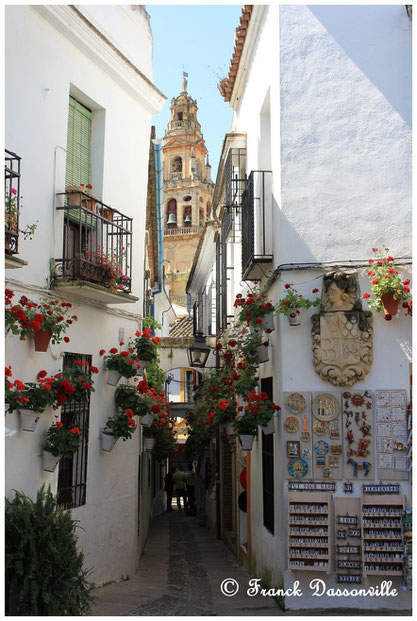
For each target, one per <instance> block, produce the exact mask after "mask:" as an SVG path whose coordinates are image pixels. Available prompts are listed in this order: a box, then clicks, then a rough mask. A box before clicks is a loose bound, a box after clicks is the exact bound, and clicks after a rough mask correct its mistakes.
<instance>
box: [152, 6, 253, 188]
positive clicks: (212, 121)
mask: <svg viewBox="0 0 417 621" xmlns="http://www.w3.org/2000/svg"><path fill="white" fill-rule="evenodd" d="M242 7H243V4H236V5H172V4H171V5H156V4H147V5H146V10H147V12H148V13H149V15H150V16H151V28H152V33H153V42H154V43H153V45H154V65H153V81H154V84H155V86H156V87H157V88H159V89H160V90H161V91H162V92H163V93H164V95H165V96H166V97H167V98H168V100H167V101H166V102H165V104H164V107H163V109H162V112H160V113H159V114H156V115H154V117H153V124H154V125H155V126H156V135H157V138H163V136H164V134H165V130H166V127H167V123H168V121H169V119H170V110H169V106H170V105H171V99H172V97H176V96H177V95H179V94H180V92H181V90H182V72H183V71H185V72H186V73H188V93H189V94H190V95H191V97H192V98H193V99H195V100H196V101H197V105H198V113H197V115H198V121H199V123H200V125H201V129H202V132H203V136H204V140H205V142H206V146H207V149H208V152H209V158H210V164H211V169H212V179H213V181H215V180H216V174H217V167H218V163H219V158H220V152H221V147H222V143H223V138H224V134H225V133H227V132H228V131H229V129H230V123H231V120H232V109H231V108H230V106H229V104H228V103H226V102H225V101H224V100H223V98H222V97H221V95H220V93H219V91H218V89H217V84H218V82H219V81H220V79H221V78H223V77H226V76H227V74H228V71H229V65H230V59H231V57H232V54H233V39H234V32H235V29H236V28H237V26H238V25H239V19H240V16H241V14H242Z"/></svg>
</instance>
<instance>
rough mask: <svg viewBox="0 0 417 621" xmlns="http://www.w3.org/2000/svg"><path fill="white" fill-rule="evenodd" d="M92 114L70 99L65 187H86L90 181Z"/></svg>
mask: <svg viewBox="0 0 417 621" xmlns="http://www.w3.org/2000/svg"><path fill="white" fill-rule="evenodd" d="M91 121H92V112H91V110H89V109H88V108H86V107H85V106H83V105H81V104H80V103H79V102H78V101H76V100H75V99H73V98H72V97H70V101H69V113H68V134H67V160H66V172H65V185H66V186H67V187H68V186H79V185H80V184H81V183H84V185H88V184H89V183H90V181H91Z"/></svg>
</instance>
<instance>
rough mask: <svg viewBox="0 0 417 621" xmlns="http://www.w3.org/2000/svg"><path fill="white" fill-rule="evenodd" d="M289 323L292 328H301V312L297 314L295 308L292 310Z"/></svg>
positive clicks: (288, 316)
mask: <svg viewBox="0 0 417 621" xmlns="http://www.w3.org/2000/svg"><path fill="white" fill-rule="evenodd" d="M287 318H288V323H289V324H290V326H299V325H300V312H298V313H297V311H296V310H295V308H292V309H291V310H290V314H289V315H287Z"/></svg>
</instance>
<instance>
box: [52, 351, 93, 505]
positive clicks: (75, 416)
mask: <svg viewBox="0 0 417 621" xmlns="http://www.w3.org/2000/svg"><path fill="white" fill-rule="evenodd" d="M76 360H79V361H80V362H88V364H89V365H91V361H92V358H91V356H89V355H87V354H73V353H66V354H65V355H64V361H63V367H64V368H65V367H67V366H68V367H74V366H75V361H76ZM61 422H62V423H63V424H64V426H65V427H66V428H67V429H68V428H70V427H78V429H79V430H80V432H81V445H80V447H79V449H78V451H77V452H76V453H73V455H72V456H71V457H63V458H62V459H61V461H60V462H59V474H58V502H59V504H61V505H63V506H64V507H65V509H74V508H75V507H80V506H81V505H85V503H86V496H87V461H88V432H89V423H90V396H88V400H87V401H86V402H84V403H80V402H77V401H74V402H70V403H64V405H63V406H62V407H61Z"/></svg>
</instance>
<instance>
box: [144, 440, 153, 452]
mask: <svg viewBox="0 0 417 621" xmlns="http://www.w3.org/2000/svg"><path fill="white" fill-rule="evenodd" d="M154 446H155V438H145V451H149V452H150V451H152V449H153V447H154Z"/></svg>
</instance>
